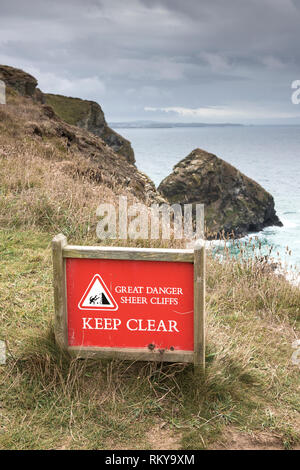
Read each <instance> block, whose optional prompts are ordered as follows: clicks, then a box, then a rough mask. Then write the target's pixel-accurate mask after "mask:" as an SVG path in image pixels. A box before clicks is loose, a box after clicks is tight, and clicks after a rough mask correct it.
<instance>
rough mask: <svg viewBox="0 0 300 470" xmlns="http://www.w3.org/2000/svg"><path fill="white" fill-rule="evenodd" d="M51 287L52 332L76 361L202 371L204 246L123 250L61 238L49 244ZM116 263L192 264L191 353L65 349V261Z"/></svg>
mask: <svg viewBox="0 0 300 470" xmlns="http://www.w3.org/2000/svg"><path fill="white" fill-rule="evenodd" d="M52 256H53V286H54V306H55V317H54V332H55V338H56V341H57V343H58V345H59V346H60V347H61V348H62V349H63V350H67V351H68V352H69V353H70V354H71V355H73V356H75V357H78V358H112V359H121V360H135V361H136V360H141V361H167V362H185V363H193V364H194V366H195V367H196V368H197V370H202V371H204V369H205V330H206V325H205V316H206V315H205V265H206V253H205V245H204V242H202V243H201V244H200V245H199V244H198V245H197V247H196V248H195V249H194V250H175V249H160V248H122V247H106V246H105V247H102V246H75V245H68V243H67V238H66V237H65V236H64V235H63V234H59V235H56V236H55V237H54V238H53V240H52ZM67 258H89V259H117V260H141V261H149V262H151V261H168V262H170V263H171V262H174V261H175V262H183V263H193V264H194V351H178V350H174V351H170V350H166V351H157V350H153V351H150V350H149V349H146V348H145V349H144V348H135V349H134V348H107V347H105V348H104V347H86V346H82V347H77V346H76V347H74V346H69V345H68V321H67V318H68V317H67V315H68V312H67V295H66V259H67Z"/></svg>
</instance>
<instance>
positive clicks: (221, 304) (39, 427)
mask: <svg viewBox="0 0 300 470" xmlns="http://www.w3.org/2000/svg"><path fill="white" fill-rule="evenodd" d="M3 129H4V130H3ZM8 129H9V130H8ZM15 134H16V131H14V127H13V122H11V123H10V124H9V126H7V129H6V130H5V128H3V127H2V132H1V139H0V165H1V171H0V190H1V194H2V196H3V197H2V199H1V215H0V223H1V229H0V257H1V263H0V305H1V311H0V315H1V323H0V339H5V340H6V342H7V346H8V350H9V358H8V362H7V364H6V365H5V366H0V403H1V408H0V448H3V449H53V448H76V449H79V448H82V449H95V448H97V449H103V448H116V449H117V448H152V447H154V448H159V446H161V447H160V448H164V447H166V446H169V447H170V448H176V447H179V448H183V449H195V448H203V447H216V446H218V445H219V442H221V441H222V440H224V439H225V440H226V436H228V435H231V434H230V433H232V432H233V431H234V432H235V433H238V435H239V436H241V435H243V436H244V435H246V436H252V438H253V436H258V439H259V438H260V436H261V435H262V433H267V435H268V436H272V437H273V438H276V442H277V444H278V445H282V446H285V447H286V448H290V447H292V446H294V445H297V442H298V440H299V370H298V369H297V368H296V367H295V366H293V365H292V363H291V354H292V352H293V350H292V347H291V344H292V341H293V340H294V339H296V328H297V319H299V310H300V291H299V290H298V289H296V288H294V287H292V286H291V285H289V284H288V283H287V282H286V281H285V280H284V279H283V278H278V277H275V276H274V275H273V274H272V273H269V272H268V271H266V270H264V269H263V266H262V265H260V264H258V263H256V264H254V265H253V266H249V264H247V263H243V262H242V261H241V260H240V261H237V262H233V261H231V260H230V259H227V260H225V261H224V262H223V263H222V264H220V263H219V262H217V261H216V260H213V259H212V258H211V257H210V256H209V257H208V269H207V271H208V282H207V289H208V298H207V310H208V350H207V373H206V376H205V377H202V378H200V379H197V380H196V379H195V378H194V376H193V371H192V367H191V366H183V365H180V364H173V365H159V364H148V363H129V362H112V361H101V362H93V361H74V360H73V361H72V360H70V359H69V358H68V357H65V356H64V355H62V354H61V353H60V352H59V351H58V350H57V348H56V347H55V343H54V340H53V333H52V319H53V299H52V268H51V252H50V243H51V239H52V237H53V235H54V234H56V233H58V232H60V231H63V232H64V233H66V234H67V235H68V238H69V240H70V241H71V242H76V243H95V242H97V240H96V239H95V225H96V218H95V215H94V214H95V208H96V207H97V204H98V203H99V194H101V197H102V200H103V197H105V198H106V200H114V198H115V197H116V196H115V194H114V193H113V192H112V190H110V189H109V188H107V187H104V186H103V185H102V186H99V185H97V184H92V183H91V181H90V180H88V181H87V180H86V179H85V178H84V177H80V176H78V175H74V174H73V173H72V172H71V173H69V172H64V171H62V167H61V165H60V160H59V155H60V154H61V160H63V159H64V158H65V157H64V154H65V152H66V150H65V147H64V146H62V145H61V142H60V141H51V142H47V141H46V142H44V141H40V142H39V143H37V142H33V141H32V139H31V138H30V137H28V136H26V135H25V136H24V138H22V139H21V138H20V137H19V136H18V141H17V143H16V142H15V140H16V139H15ZM37 145H38V146H39V147H38V148H37ZM54 157H55V158H54ZM74 158H75V156H74ZM83 201H84V203H83ZM133 243H134V242H131V244H133ZM139 244H140V245H142V244H143V242H139ZM167 245H168V244H167V243H165V246H167ZM170 246H175V245H174V244H171V245H170ZM264 435H265V434H264ZM228 445H229V446H230V443H229V444H228ZM253 447H255V445H254V444H253Z"/></svg>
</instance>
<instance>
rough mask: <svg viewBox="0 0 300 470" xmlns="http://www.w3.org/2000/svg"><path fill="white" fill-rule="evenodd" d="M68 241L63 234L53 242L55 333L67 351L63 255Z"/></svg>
mask: <svg viewBox="0 0 300 470" xmlns="http://www.w3.org/2000/svg"><path fill="white" fill-rule="evenodd" d="M66 245H67V239H66V237H65V236H64V235H63V234H61V233H60V234H59V235H56V236H55V237H54V238H53V240H52V259H53V288H54V307H55V316H54V333H55V339H56V341H57V343H58V345H59V346H60V347H61V348H62V349H65V348H67V346H68V332H67V304H66V276H65V266H64V264H65V261H64V258H63V255H62V250H63V247H64V246H66Z"/></svg>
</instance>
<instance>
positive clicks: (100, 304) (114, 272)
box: [66, 258, 194, 351]
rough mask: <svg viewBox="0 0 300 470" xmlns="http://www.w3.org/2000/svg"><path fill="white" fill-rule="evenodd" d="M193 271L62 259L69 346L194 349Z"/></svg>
mask: <svg viewBox="0 0 300 470" xmlns="http://www.w3.org/2000/svg"><path fill="white" fill-rule="evenodd" d="M193 269H194V266H193V263H182V262H171V263H170V262H167V261H133V260H130V261H127V260H110V259H79V258H68V259H66V280H67V313H68V343H69V346H79V347H80V346H82V347H89V346H94V347H95V346H96V347H112V348H150V349H154V348H155V349H171V350H180V351H193V350H194V331H193V324H194V312H193V309H194V288H193V281H194V277H193V276H194V271H193Z"/></svg>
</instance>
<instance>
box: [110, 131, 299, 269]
mask: <svg viewBox="0 0 300 470" xmlns="http://www.w3.org/2000/svg"><path fill="white" fill-rule="evenodd" d="M116 131H117V132H119V133H120V134H122V135H123V136H124V137H125V138H127V139H128V140H130V142H131V144H132V147H133V149H134V152H135V157H136V164H137V167H138V168H139V169H140V170H141V171H143V172H145V173H146V174H147V175H148V176H149V177H150V178H151V179H152V180H153V181H154V183H155V184H156V185H157V186H158V185H159V183H160V182H161V181H162V180H163V179H164V178H165V177H166V176H168V175H169V174H170V173H171V172H172V169H173V166H174V165H175V164H176V163H178V162H179V161H180V160H182V159H183V158H184V157H186V156H187V155H188V154H189V153H190V152H191V151H192V150H193V149H195V148H201V149H203V150H206V151H208V152H211V153H214V154H216V155H217V156H218V157H220V158H222V159H223V160H225V161H227V162H228V163H231V164H232V165H234V166H235V167H236V168H238V169H239V170H240V171H241V172H243V173H244V174H245V175H247V176H249V177H250V178H252V179H254V180H255V181H257V182H258V183H259V184H260V185H261V186H263V187H264V188H265V189H266V190H267V191H269V192H270V193H271V194H272V195H273V197H274V200H275V209H276V212H277V214H278V216H279V218H280V220H281V221H282V223H283V227H268V228H265V229H264V230H263V231H262V232H259V233H253V234H251V235H250V237H251V239H254V240H256V237H257V239H258V240H257V243H259V244H260V246H262V250H265V253H266V252H267V251H268V249H269V247H270V246H272V247H273V252H272V253H273V254H274V255H275V257H279V258H280V260H281V262H282V264H284V265H285V266H286V267H287V268H288V269H289V270H295V269H296V271H298V272H299V268H300V126H226V127H209V126H208V127H184V128H181V127H166V128H122V129H116ZM247 239H249V236H248V237H246V238H245V241H247Z"/></svg>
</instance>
